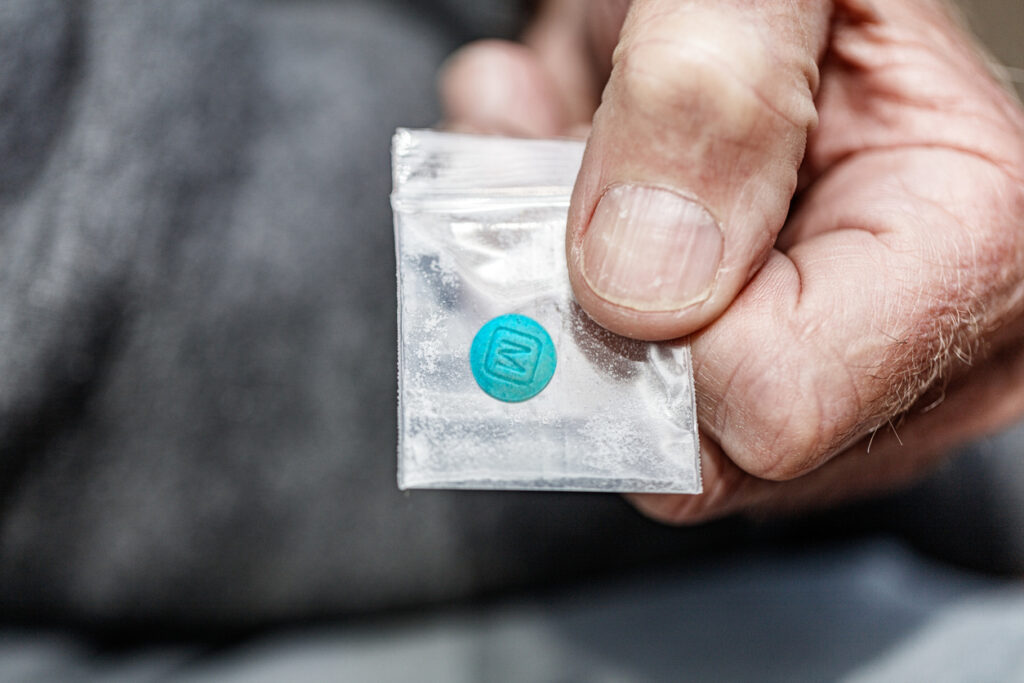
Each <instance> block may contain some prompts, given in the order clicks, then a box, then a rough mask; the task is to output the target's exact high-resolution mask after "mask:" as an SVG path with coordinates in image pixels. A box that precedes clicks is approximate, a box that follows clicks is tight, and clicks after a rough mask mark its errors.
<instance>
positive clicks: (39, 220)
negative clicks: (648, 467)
mask: <svg viewBox="0 0 1024 683" xmlns="http://www.w3.org/2000/svg"><path fill="white" fill-rule="evenodd" d="M961 6H962V8H963V11H964V14H965V16H966V18H967V20H968V21H969V22H970V24H971V25H972V26H973V27H974V28H975V30H976V31H977V33H978V35H979V36H980V37H981V39H982V41H983V42H984V43H985V45H987V46H988V48H989V49H990V50H991V52H992V54H993V55H994V57H995V59H996V60H997V61H998V62H999V63H1001V64H1002V65H1003V66H1004V67H1005V73H1006V74H1007V76H1008V77H1009V78H1010V79H1011V80H1012V81H1013V82H1014V85H1015V87H1016V88H1017V91H1018V93H1024V3H1022V2H1020V0H972V1H970V2H968V1H967V0H964V1H963V2H962V3H961ZM522 22H523V16H522V15H521V13H520V5H519V3H514V2H500V1H496V0H481V1H477V2H471V1H469V0H462V1H460V0H437V1H436V2H413V1H412V0H396V1H395V2H375V1H370V0H365V1H359V0H352V1H336V2H331V1H328V0H323V1H314V0H308V1H303V2H285V1H283V0H282V1H280V2H274V1H272V0H266V1H261V2H256V1H252V2H247V1H239V2H230V1H207V0H179V1H177V2H174V3H158V2H141V1H133V0H95V1H93V2H81V3H68V2H64V0H0V158H2V159H3V160H4V161H3V164H0V288H2V290H0V291H2V294H0V380H2V381H0V681H76V680H82V681H85V680H98V681H151V680H152V681H222V680H227V681H232V680H234V681H253V680H256V681H261V680H266V681H280V680H288V681H322V680H374V681H390V680H394V681H404V680H410V679H413V680H431V681H434V680H436V681H480V680H487V681H501V680H509V681H518V680H543V681H576V680H580V681H661V680H672V681H678V680H708V679H724V680H742V679H754V680H762V681H763V680H780V681H782V680H785V681H793V680H823V679H824V680H838V679H848V680H1006V679H1008V678H1011V677H1013V676H1015V677H1016V678H1017V679H1021V678H1024V655H1022V654H1021V653H1024V585H1022V583H1021V581H1020V578H1021V576H1022V575H1024V457H1022V456H1024V426H1022V427H1018V428H1016V429H1014V430H1010V431H1009V432H1007V433H1005V434H1002V435H999V436H996V437H993V438H991V439H988V440H985V441H983V442H980V443H978V444H974V445H972V446H970V447H969V448H967V449H965V450H964V452H963V453H962V457H960V458H958V459H957V460H955V461H953V462H951V463H950V464H949V465H947V466H946V467H945V468H944V469H943V470H942V471H940V472H938V473H936V474H935V475H934V476H932V477H930V478H929V479H928V480H926V481H925V482H923V483H921V484H920V485H918V486H916V487H915V488H913V489H912V490H911V491H908V492H905V493H901V494H899V495H896V496H891V497H887V498H884V499H880V500H875V501H871V502H868V503H862V504H858V505H853V506H848V507H846V508H842V509H839V510H833V511H828V512H824V513H818V514H814V515H808V516H804V517H800V518H795V519H786V520H776V521H766V520H740V519H730V520H724V521H721V522H716V523H713V524H708V525H705V526H702V527H699V528H690V529H669V528H666V527H662V526H659V525H657V524H654V523H652V522H649V521H648V520H646V519H643V518H641V517H640V516H639V515H638V514H636V513H635V512H634V511H633V510H632V509H631V508H630V507H629V506H628V505H627V504H626V503H624V502H623V501H622V500H620V499H619V498H618V497H616V496H601V495H589V494H584V495H580V494H573V495H558V494H519V493H475V492H428V491H417V492H410V493H405V494H403V493H400V492H398V491H397V490H396V488H395V483H394V449H395V431H394V430H395V426H394V422H395V419H394V416H395V405H394V402H395V394H396V387H395V380H394V358H395V348H394V339H395V320H394V301H395V291H394V263H393V244H392V237H391V214H390V208H389V206H388V198H387V195H388V192H389V190H390V182H391V181H390V171H389V159H388V147H389V141H390V136H391V134H392V132H393V130H394V128H395V127H397V126H410V127H416V126H430V125H433V124H434V123H435V122H436V121H437V120H438V118H439V116H440V110H439V107H438V105H437V101H436V97H435V94H434V77H435V73H436V70H437V68H438V66H439V65H440V64H441V62H442V61H443V59H444V58H445V56H446V55H447V54H449V53H450V52H451V51H453V50H454V49H456V48H457V47H458V46H459V45H461V44H464V43H465V42H468V41H470V40H473V39H477V38H481V37H494V36H498V37H513V36H514V35H515V34H516V32H517V31H518V30H519V28H520V27H521V25H522Z"/></svg>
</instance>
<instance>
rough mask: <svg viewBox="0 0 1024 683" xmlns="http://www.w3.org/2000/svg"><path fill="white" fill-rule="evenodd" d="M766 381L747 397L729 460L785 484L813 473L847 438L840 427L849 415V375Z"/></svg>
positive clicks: (780, 376) (801, 375) (797, 376)
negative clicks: (845, 385) (846, 382)
mask: <svg viewBox="0 0 1024 683" xmlns="http://www.w3.org/2000/svg"><path fill="white" fill-rule="evenodd" d="M784 376H785V373H779V374H778V375H776V376H775V379H766V380H764V381H763V382H762V383H761V384H760V386H758V387H757V388H756V389H755V390H754V391H752V392H750V394H748V398H747V400H746V401H745V406H744V408H743V409H742V411H740V412H741V419H742V425H741V426H742V428H741V429H733V430H732V431H733V432H734V433H735V435H736V438H735V439H734V442H733V443H730V444H729V446H728V453H729V456H730V457H731V458H732V459H733V461H734V462H735V463H736V464H737V465H739V466H740V467H741V468H742V469H743V470H745V471H746V472H748V473H749V474H751V475H753V476H755V477H757V478H759V479H767V480H770V481H787V480H790V479H795V478H797V477H800V476H802V475H804V474H806V473H808V472H810V471H811V470H813V469H815V468H816V467H818V466H819V465H821V464H822V463H824V462H825V461H826V460H828V458H829V457H830V456H831V455H832V454H833V453H834V452H835V451H836V450H837V448H838V444H839V443H841V442H842V441H844V440H845V436H844V435H845V432H844V430H843V429H842V428H841V424H842V423H843V420H844V419H845V418H847V417H848V416H849V415H850V414H851V413H850V406H849V401H850V400H851V398H852V397H851V396H850V393H849V392H848V391H847V389H846V388H844V386H843V385H844V382H843V378H844V376H845V375H842V374H838V375H837V374H836V373H834V372H824V373H821V372H814V373H813V374H812V373H807V372H805V373H799V372H797V373H796V374H794V377H795V380H793V379H784Z"/></svg>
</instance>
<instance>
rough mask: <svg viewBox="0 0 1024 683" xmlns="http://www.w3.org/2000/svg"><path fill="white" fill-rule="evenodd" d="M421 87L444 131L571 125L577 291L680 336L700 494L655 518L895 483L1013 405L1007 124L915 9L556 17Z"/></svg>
mask: <svg viewBox="0 0 1024 683" xmlns="http://www.w3.org/2000/svg"><path fill="white" fill-rule="evenodd" d="M620 26H621V33H620V31H619V28H620ZM613 50H614V52H613ZM602 85H603V88H604V90H603V94H602V95H601V96H600V99H599V97H598V93H599V89H600V88H601V87H602ZM442 92H443V96H444V99H445V102H446V106H447V111H448V115H449V118H450V119H451V120H452V121H453V122H454V123H455V124H457V125H460V126H462V127H464V128H466V127H468V128H470V129H474V130H480V131H488V132H498V133H506V134H513V135H531V136H551V135H564V134H571V133H573V132H574V131H585V130H586V128H587V124H588V123H591V122H592V128H591V129H590V133H589V137H588V140H587V148H586V153H585V155H584V160H583V167H582V170H581V171H580V174H579V177H578V179H577V182H576V187H575V190H574V193H573V197H572V205H571V208H570V212H569V223H568V232H567V239H566V254H567V258H568V264H569V272H570V277H571V280H572V285H573V289H574V291H575V293H576V296H577V298H578V300H579V302H580V304H581V305H582V306H583V307H584V309H585V310H586V311H587V312H588V313H589V314H590V315H591V316H592V317H593V318H594V319H595V320H596V321H598V322H599V323H601V324H602V325H604V326H605V327H607V328H609V329H611V330H613V331H615V332H618V333H620V334H624V335H627V336H630V337H636V338H641V339H651V340H660V339H670V338H675V337H680V336H684V335H692V336H691V342H692V348H693V355H694V369H695V377H696V384H697V406H698V411H699V416H700V424H701V429H702V462H703V474H704V487H705V493H704V494H703V495H700V496H671V495H645V496H635V497H634V501H635V503H636V504H637V505H638V506H639V507H640V508H641V509H642V510H644V511H645V512H647V513H649V514H651V515H652V516H655V517H657V518H660V519H664V520H668V521H674V522H691V521H697V520H701V519H706V518H710V517H716V516H721V515H724V514H728V513H732V512H737V511H764V510H786V509H794V508H800V507H806V506H813V505H821V504H825V503H829V502H834V501H837V500H840V499H845V498H849V497H851V496H855V495H861V494H864V493H867V492H870V491H876V490H880V489H885V488H889V487H893V486H896V485H899V484H901V483H904V482H906V481H908V480H909V479H910V478H912V477H913V476H914V475H916V474H918V473H920V472H922V471H923V470H925V469H926V468H927V466H928V465H930V464H932V463H934V462H936V461H937V460H938V459H939V458H940V456H941V455H942V454H943V453H945V452H948V450H949V449H950V448H951V447H952V446H954V445H956V444H958V443H961V442H963V441H965V440H967V439H970V438H974V437H976V436H978V435H981V434H983V433H985V432H990V431H993V430H995V429H998V428H999V427H1001V426H1004V425H1006V424H1008V423H1009V422H1010V421H1012V420H1014V419H1016V418H1018V417H1020V416H1021V415H1022V414H1024V112H1022V110H1021V108H1020V105H1019V103H1018V102H1016V101H1015V99H1014V98H1013V97H1012V96H1011V95H1010V94H1009V92H1008V90H1006V89H1004V88H1003V87H1001V86H1000V84H999V83H998V82H997V80H996V79H995V78H994V77H993V76H992V74H991V73H990V71H989V69H988V68H987V67H986V65H985V62H984V60H983V58H982V57H981V56H980V53H979V52H978V51H977V50H976V49H975V47H974V46H973V45H972V43H971V40H970V38H969V37H968V36H967V35H966V34H965V33H964V32H963V31H962V30H961V29H960V28H959V27H958V26H957V24H956V22H955V21H954V20H953V19H952V18H951V16H950V14H949V12H948V10H947V9H946V8H945V6H944V5H942V4H941V3H940V2H938V1H937V0H885V2H875V3H869V2H868V1H867V0H843V1H837V2H835V3H834V4H833V3H828V2H812V1H798V2H786V3H774V2H740V1H738V0H736V1H727V2H723V1H720V0H704V1H694V2H678V1H673V0H637V1H636V2H633V3H627V2H587V1H586V0H566V1H564V2H552V3H549V4H547V5H546V6H545V7H544V8H543V9H542V10H541V12H540V14H539V16H538V18H537V21H536V23H535V24H534V25H533V27H532V28H531V29H530V30H529V31H528V32H527V34H526V36H525V38H524V44H522V45H518V44H511V43H501V42H495V41H489V42H485V43H480V44H476V45H471V46H468V47H466V48H464V49H463V50H462V51H461V52H460V53H457V54H456V55H455V56H454V57H453V58H452V59H451V60H450V62H449V64H448V67H447V69H446V72H445V74H444V77H443V80H442Z"/></svg>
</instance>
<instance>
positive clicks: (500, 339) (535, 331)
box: [469, 313, 555, 403]
mask: <svg viewBox="0 0 1024 683" xmlns="http://www.w3.org/2000/svg"><path fill="white" fill-rule="evenodd" d="M469 366H470V367H471V368H472V369H473V377H474V378H475V379H476V383H477V384H479V385H480V388H481V389H483V390H484V391H485V392H487V393H488V394H490V395H491V396H493V397H494V398H496V399H498V400H500V401H508V402H510V403H514V402H516V401H525V400H526V399H528V398H533V397H534V396H536V395H537V394H539V393H540V392H541V391H543V389H544V387H546V386H547V385H548V382H550V381H551V376H552V375H554V374H555V345H554V343H553V342H552V341H551V337H550V336H548V333H547V330H545V329H544V328H543V327H541V325H540V323H538V322H537V321H535V320H533V319H531V318H527V317H526V316H525V315H517V314H514V313H513V314H509V315H501V316H498V317H497V318H495V319H493V320H491V321H490V322H488V323H487V324H486V325H484V326H483V327H481V328H480V331H479V332H477V333H476V336H475V337H474V338H473V345H472V346H470V348H469Z"/></svg>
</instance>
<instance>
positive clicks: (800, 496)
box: [628, 326, 1024, 524]
mask: <svg viewBox="0 0 1024 683" xmlns="http://www.w3.org/2000/svg"><path fill="white" fill-rule="evenodd" d="M1022 336H1024V330H1022V329H1020V327H1019V326H1018V329H1017V330H1015V331H1014V337H1015V343H1008V344H1007V345H1006V346H1005V347H1003V348H1001V349H1000V350H999V351H998V352H996V353H994V354H993V355H992V356H990V357H989V358H988V359H986V362H985V364H984V365H983V367H982V368H980V369H978V370H977V371H974V372H971V373H970V374H969V375H966V376H965V377H963V378H962V379H961V380H960V381H959V382H957V383H955V384H954V385H952V386H950V387H947V389H946V390H945V396H944V400H942V402H941V403H939V404H938V405H937V406H934V405H933V404H929V405H926V406H924V407H923V408H921V409H916V410H914V411H912V412H911V413H910V414H908V415H907V416H906V419H905V420H901V421H899V422H895V423H893V424H885V425H883V426H882V427H881V428H880V430H879V431H878V432H877V433H875V434H871V435H869V436H867V437H865V438H864V439H862V440H861V441H860V442H859V443H857V444H855V445H854V446H852V447H851V448H849V449H848V450H847V451H846V452H844V453H843V454H841V455H839V456H838V457H836V458H835V459H834V460H832V461H830V462H829V463H827V464H826V465H824V466H823V467H821V468H820V469H818V470H815V471H814V472H811V473H810V474H808V475H807V476H805V477H800V478H799V479H794V480H792V481H785V482H773V481H766V480H763V479H757V478H755V477H752V476H750V475H749V474H746V473H744V472H742V470H739V468H737V467H736V466H735V465H733V464H732V463H731V461H729V460H728V459H727V458H725V456H724V455H723V454H722V452H721V450H720V449H719V448H717V446H715V445H714V444H713V443H711V444H710V445H709V447H708V448H706V449H705V452H704V453H703V454H702V461H703V468H704V479H705V488H706V490H707V492H708V493H707V494H706V495H702V496H679V495H666V494H634V495H630V496H628V498H629V499H630V501H631V502H632V503H633V504H634V505H636V507H637V508H638V509H639V510H640V511H641V512H643V513H644V514H646V515H648V516H650V517H653V518H655V519H658V520H660V521H663V522H667V523H670V524H691V523H695V522H700V521H704V520H706V519H711V518H714V517H721V516H723V515H727V514H730V513H736V512H740V511H748V512H751V511H752V512H772V513H778V512H792V511H796V510H803V509H807V508H814V507H823V506H827V505H833V504H836V503H840V502H845V501H849V500H851V499H855V498H858V497H861V496H865V495H868V494H873V493H878V492H881V491H886V490H893V489H895V488H897V487H900V486H902V485H904V484H906V483H909V482H911V481H913V480H914V479H915V478H917V477H918V476H920V475H921V474H922V473H924V472H926V471H928V468H929V467H930V466H933V465H935V464H936V463H938V462H941V461H942V459H943V457H944V455H945V454H947V453H948V452H949V451H950V449H951V448H952V447H954V446H956V445H959V444H963V443H966V442H967V441H968V440H971V439H975V438H978V437H981V436H984V435H986V434H991V433H994V432H996V431H998V430H999V429H1003V428H1005V427H1006V426H1008V425H1010V424H1012V423H1013V422H1014V421H1015V420H1017V419H1019V416H1020V415H1021V414H1022V413H1024V347H1022V346H1021V344H1020V339H1021V337H1022ZM702 445H703V444H702Z"/></svg>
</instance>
